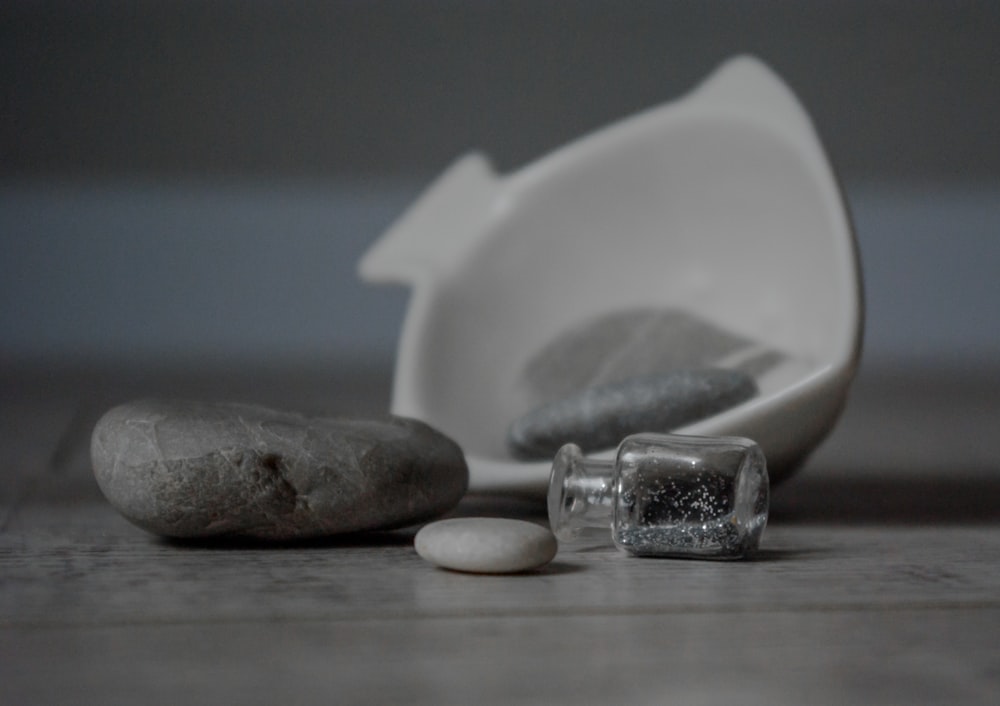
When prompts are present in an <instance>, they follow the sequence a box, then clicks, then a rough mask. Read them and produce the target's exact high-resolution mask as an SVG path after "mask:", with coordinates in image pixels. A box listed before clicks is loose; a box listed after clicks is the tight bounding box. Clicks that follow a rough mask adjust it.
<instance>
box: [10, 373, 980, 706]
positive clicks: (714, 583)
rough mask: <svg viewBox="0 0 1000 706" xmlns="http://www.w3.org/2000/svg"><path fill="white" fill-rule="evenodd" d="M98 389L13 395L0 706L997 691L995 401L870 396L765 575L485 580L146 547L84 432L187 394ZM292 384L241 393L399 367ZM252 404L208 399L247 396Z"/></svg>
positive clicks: (967, 395) (637, 567) (405, 549)
mask: <svg viewBox="0 0 1000 706" xmlns="http://www.w3.org/2000/svg"><path fill="white" fill-rule="evenodd" d="M105 379H106V380H111V382H109V383H107V384H106V385H104V386H98V387H93V386H89V385H88V383H86V382H85V381H84V380H83V379H79V380H78V381H77V382H75V383H74V382H73V379H71V378H68V379H67V380H66V381H64V382H63V383H62V384H59V385H55V386H53V387H45V386H41V385H36V386H34V387H33V386H32V385H31V384H28V383H27V382H25V378H23V377H19V378H18V379H17V380H14V381H6V382H5V389H6V390H7V391H8V392H14V393H17V394H8V395H7V396H6V397H5V398H4V399H5V403H4V409H3V416H2V419H3V420H4V424H3V426H2V427H0V428H2V431H3V441H4V452H3V453H4V461H5V465H4V468H3V470H2V471H0V478H3V479H4V480H3V483H4V484H3V485H0V488H3V489H5V490H4V494H3V495H2V496H0V498H2V499H3V501H4V503H5V505H4V507H6V511H5V514H4V516H3V517H4V519H3V524H2V525H0V527H2V530H0V685H2V687H0V703H4V704H6V703H10V704H24V703H36V704H50V703H51V704H55V703H75V704H90V703H92V704H117V703H122V704H124V703H130V704H133V703H145V704H160V703H163V704H167V703H171V704H173V703H194V704H197V703H235V702H239V703H246V704H273V703H359V704H369V703H370V704H384V703H426V704H442V703H443V704H448V703H456V704H458V703H463V704H464V703H470V702H476V703H482V704H510V703H514V704H535V703H595V704H596V703H601V704H606V703H637V704H662V703H695V704H698V703H705V704H716V703H727V702H737V701H738V702H743V703H750V704H758V703H759V704H765V703H767V704H774V703H818V704H839V703H900V702H904V701H912V702H915V703H942V704H944V703H949V704H950V703H984V704H986V703H993V702H994V701H995V696H996V694H997V693H1000V641H998V640H997V639H996V636H997V635H998V634H1000V509H998V508H1000V467H998V464H997V462H996V461H994V460H992V459H991V458H989V454H987V453H986V450H985V441H984V442H983V443H979V441H978V438H979V437H978V436H976V434H977V433H978V432H981V431H983V430H985V429H986V428H987V427H989V428H992V429H996V428H997V422H998V421H1000V418H998V417H1000V412H998V410H997V409H996V408H995V407H996V405H995V404H993V403H992V402H991V396H990V395H991V393H992V390H989V389H987V390H985V391H984V390H983V386H982V385H967V386H966V385H965V384H964V383H962V382H961V380H959V379H946V378H943V377H938V378H935V379H931V380H928V379H927V378H924V377H922V376H921V377H914V378H911V379H909V380H894V379H892V378H890V377H889V376H877V377H869V378H867V379H865V378H863V379H862V380H861V381H860V382H859V385H858V388H857V390H856V394H855V395H854V398H853V400H852V403H851V406H850V407H849V409H848V412H847V415H846V417H845V419H844V422H843V424H842V425H841V427H840V428H839V429H838V431H837V432H836V434H835V436H834V437H833V438H832V439H831V440H830V442H829V443H828V444H827V445H826V446H825V447H824V448H823V449H822V450H821V451H820V452H819V453H818V454H817V455H816V456H815V457H814V458H813V460H812V461H811V462H810V464H809V466H808V467H807V468H805V469H804V470H803V471H802V473H801V474H800V475H799V477H797V478H796V479H794V480H792V481H790V482H789V483H788V484H787V485H785V486H783V487H780V488H778V489H777V490H776V492H775V498H774V509H773V512H772V521H771V523H770V526H769V527H768V529H767V531H766V532H765V535H764V540H763V542H762V554H761V557H760V559H759V560H757V561H753V562H738V563H725V562H701V561H671V560H651V559H645V560H643V559H635V558H631V557H628V556H625V555H624V554H621V553H618V552H616V551H614V550H612V549H608V548H590V549H587V550H585V551H574V550H572V549H570V548H567V547H563V548H561V550H560V553H559V554H558V556H557V557H556V559H555V561H554V562H553V563H552V564H550V565H549V566H548V567H546V568H545V569H543V570H540V571H537V572H534V573H529V574H525V575H516V576H475V575H466V574H459V573H453V572H448V571H444V570H441V569H436V568H434V567H432V566H431V565H429V564H427V563H426V562H424V561H423V560H421V559H420V558H419V557H417V555H416V553H415V552H414V551H413V548H412V537H413V533H414V531H415V529H414V528H410V529H407V530H400V531H397V532H386V533H376V534H365V535H352V536H347V537H343V538H339V539H334V540H326V541H319V542H308V543H298V544H293V545H283V546H273V545H264V544H254V543H239V544H237V543H222V544H220V543H179V542H167V541H164V540H161V539H158V538H156V537H153V536H152V535H149V534H147V533H145V532H143V531H142V530H140V529H138V528H135V527H133V526H132V525H130V524H129V523H128V522H126V521H125V520H124V519H122V518H121V517H120V516H118V515H117V514H116V513H115V511H114V510H113V509H112V508H111V507H110V505H108V504H107V503H106V502H105V501H104V500H103V498H102V497H101V495H100V492H99V491H98V490H97V488H96V484H95V483H94V481H93V478H92V475H91V474H90V470H89V467H88V462H87V457H86V452H85V446H86V437H87V433H86V432H87V429H88V426H87V425H88V424H90V423H91V422H90V419H91V417H93V418H94V419H96V416H97V415H99V414H100V412H101V411H103V405H105V404H110V403H114V402H117V401H121V399H124V397H123V396H124V395H128V396H130V397H131V396H143V395H144V394H147V389H146V388H148V394H158V393H159V392H160V389H162V388H163V387H169V386H171V384H174V385H175V387H176V386H177V385H176V382H174V383H171V381H170V380H169V379H164V378H163V377H156V376H154V377H151V378H150V379H149V380H148V381H146V382H143V381H141V380H139V379H132V380H127V379H123V380H122V381H121V382H119V383H114V382H113V380H114V376H113V375H110V374H109V375H108V377H107V378H105ZM297 379H298V382H296V381H295V380H296V378H295V376H290V377H289V382H288V383H287V385H286V384H283V383H282V376H281V375H277V374H275V375H274V376H273V378H271V379H268V378H266V376H265V377H261V376H256V378H255V379H254V380H253V382H254V383H255V388H254V391H256V392H257V393H258V395H257V396H256V397H249V396H247V395H235V396H236V397H237V398H240V399H256V400H259V401H262V402H264V403H269V404H282V401H283V400H284V402H286V403H287V402H291V403H293V404H294V402H295V399H296V397H297V396H298V397H299V399H301V404H302V406H306V407H309V406H311V408H313V409H315V408H316V405H315V403H316V402H317V400H320V401H322V400H321V398H322V399H327V398H328V399H329V400H334V404H333V406H334V407H337V406H338V404H339V405H341V408H342V409H343V410H344V411H347V408H349V407H352V406H357V407H361V408H365V407H367V408H368V409H374V410H375V411H377V408H379V407H380V406H382V405H384V404H385V399H386V396H387V390H388V385H387V379H388V374H387V373H383V374H381V375H378V374H372V375H370V376H369V377H367V378H366V377H365V376H364V375H358V376H345V377H344V378H343V379H340V378H337V377H329V378H327V379H326V380H325V382H322V381H321V382H315V381H314V382H312V383H309V382H308V376H299V377H298V378H297ZM997 379H1000V378H997ZM265 383H266V384H265ZM242 384H244V383H241V382H240V381H239V377H238V376H235V375H234V376H232V377H231V378H230V379H229V380H228V381H225V380H220V381H219V382H218V383H217V384H216V385H215V386H214V387H213V385H212V384H211V381H210V380H209V381H207V382H206V381H204V380H203V381H202V383H201V385H200V388H201V390H202V391H203V392H205V393H206V394H212V395H217V396H226V397H233V396H234V395H232V394H226V392H227V390H228V391H230V392H232V391H234V390H235V391H236V392H237V393H238V392H240V391H241V390H243V388H242V387H241V385H242ZM247 384H249V383H247ZM116 385H117V386H116ZM324 385H325V386H327V388H328V389H326V388H324ZM191 386H192V387H199V385H195V384H193V383H191ZM338 387H339V389H340V390H341V392H339V393H338V392H337V389H338ZM33 390H34V393H32V391H33ZM57 391H58V392H57ZM133 393H139V394H133ZM992 399H996V398H992ZM337 400H339V403H338V402H337ZM931 400H933V401H934V405H933V406H925V403H926V401H931ZM328 408H329V407H328ZM941 410H945V411H946V412H947V413H946V414H939V412H940V411H941ZM887 420H889V421H887ZM891 420H901V421H900V422H899V424H900V425H899V426H896V425H895V424H894V423H891ZM872 425H875V426H876V427H877V429H873V428H872ZM876 432H878V433H876ZM986 440H988V437H987V438H986ZM53 459H55V461H54V460H53ZM11 479H14V480H13V481H12V480H11ZM18 479H20V480H18ZM15 485H16V486H17V487H18V488H20V490H15V491H11V490H10V488H12V487H14V486H15ZM24 488H28V490H27V491H25V490H24ZM543 512H544V509H543V506H542V503H541V502H540V500H539V499H537V498H530V497H519V496H515V495H509V496H495V495H470V496H467V497H466V498H465V500H463V502H462V504H461V505H460V506H459V508H458V510H457V511H456V512H455V513H453V514H456V515H496V516H508V517H520V518H524V519H528V520H532V521H536V522H543V521H544V515H543Z"/></svg>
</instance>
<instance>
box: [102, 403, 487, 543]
mask: <svg viewBox="0 0 1000 706" xmlns="http://www.w3.org/2000/svg"><path fill="white" fill-rule="evenodd" d="M91 457H92V461H93V466H94V474H95V476H96V477H97V482H98V484H99V485H100V487H101V490H102V491H103V492H104V495H105V496H106V497H107V498H108V500H109V501H110V502H111V504H112V505H114V507H115V508H116V509H118V511H119V512H121V513H122V514H123V515H124V516H125V517H126V518H127V519H128V520H130V521H131V522H133V523H135V524H136V525H138V526H140V527H142V528H143V529H146V530H148V531H150V532H153V533H155V534H159V535H164V536H168V537H212V536H237V537H254V538H260V539H269V540H287V539H301V538H309V537H320V536H327V535H333V534H338V533H343V532H355V531H362V530H373V529H387V528H392V527H399V526H403V525H408V524H413V523H416V522H419V521H423V520H427V519H430V518H433V517H435V516H437V515H439V514H442V513H444V512H446V511H448V510H449V509H451V508H452V507H453V506H454V505H456V504H457V503H458V501H459V500H460V499H461V498H462V496H463V495H464V493H465V490H466V488H467V486H468V468H467V467H466V464H465V458H464V456H463V454H462V451H461V449H460V448H459V447H458V446H457V445H456V444H455V443H454V442H453V441H451V440H450V439H449V438H447V437H446V436H444V435H443V434H441V433H439V432H437V431H435V430H434V429H432V428H431V427H429V426H427V425H426V424H424V423H422V422H419V421H416V420H412V419H404V418H401V417H386V418H384V419H373V420H366V419H341V418H332V417H307V416H304V415H300V414H295V413H290V412H281V411H277V410H272V409H268V408H266V407H259V406H254V405H244V404H233V403H208V402H188V401H168V400H145V401H139V402H133V403H130V404H125V405H122V406H119V407H115V408H114V409H112V410H111V411H109V412H108V413H107V414H105V415H104V416H103V417H102V418H101V420H100V421H99V422H98V423H97V426H96V428H95V429H94V433H93V437H92V441H91Z"/></svg>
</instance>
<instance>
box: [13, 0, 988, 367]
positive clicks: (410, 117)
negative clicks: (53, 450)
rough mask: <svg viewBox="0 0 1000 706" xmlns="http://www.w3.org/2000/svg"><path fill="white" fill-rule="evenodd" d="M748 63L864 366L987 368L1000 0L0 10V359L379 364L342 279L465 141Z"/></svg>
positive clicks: (529, 143)
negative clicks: (803, 151) (834, 231)
mask: <svg viewBox="0 0 1000 706" xmlns="http://www.w3.org/2000/svg"><path fill="white" fill-rule="evenodd" d="M743 52H750V53H754V54H757V55H758V56H760V57H761V58H763V59H764V60H765V61H767V62H768V63H769V64H771V65H772V66H773V67H774V68H775V69H776V70H777V71H778V72H779V73H780V74H781V75H782V76H783V77H784V78H785V79H786V80H787V81H788V82H789V83H790V84H791V85H792V87H793V88H794V89H795V90H796V92H797V93H798V94H799V96H800V98H801V99H802V101H803V103H804V104H805V105H806V106H807V108H808V109H809V111H810V112H811V114H812V115H813V118H814V120H815V122H816V124H817V127H818V128H819V131H820V133H821V135H822V137H823V139H824V142H825V144H826V146H827V149H828V152H829V154H830V156H831V159H832V161H833V162H834V165H835V166H836V167H837V168H838V170H839V172H840V173H841V176H842V178H843V182H844V185H845V190H846V192H847V195H848V199H849V201H850V203H851V207H852V210H853V212H854V216H855V220H856V224H857V228H858V235H859V240H860V244H861V249H862V256H863V259H864V265H865V276H866V284H867V295H868V305H869V318H868V336H867V351H868V357H867V360H868V361H873V362H876V363H888V364H925V363H941V362H946V363H956V364H966V363H969V362H982V361H984V360H987V361H989V360H993V359H994V358H995V357H996V356H997V355H998V354H1000V313H998V310H1000V306H998V305H1000V285H998V279H1000V278H998V277H997V272H998V268H1000V237H998V235H997V233H998V228H1000V130H998V128H997V124H998V120H997V116H998V115H1000V4H998V3H994V2H968V1H952V2H912V1H905V0H895V1H892V2H886V1H867V2H859V1H844V2H810V3H791V2H773V1H759V2H695V1H682V2H657V3H653V2H634V3H624V2H598V1H595V0H586V1H582V2H576V3H553V2H501V1H494V2H478V3H462V2H442V1H441V0H435V1H430V2H398V1H397V2H304V1H301V0H299V1H296V0H291V1H288V2H278V1H276V0H267V1H265V0H259V1H257V2H253V1H245V2H207V3H206V2H186V1H184V2H181V1H178V2H161V3H154V2H131V3H126V2H110V1H104V2H91V3H81V2H52V1H44V0H36V1H24V2H8V3H5V4H3V5H0V258H2V261H0V293H2V302H0V331H2V332H3V333H2V339H0V357H3V358H4V359H6V360H8V361H10V360H24V359H29V360H38V359H57V360H61V361H66V360H77V359H91V358H96V359H101V360H109V361H116V360H117V361H122V360H152V361H157V362H165V361H166V362H170V361H186V362H190V361H192V360H197V361H215V362H218V361H247V362H260V361H274V362H282V361H291V360H296V361H319V360H338V361H339V360H350V361H356V360H361V359H364V360H376V361H388V360H389V359H391V356H392V354H393V347H394V345H395V340H396V335H397V332H398V327H399V324H400V322H401V321H402V316H403V312H404V308H405V301H406V297H405V293H404V292H401V291H395V290H382V289H374V288H370V287H366V286H363V285H361V284H360V283H358V282H357V280H356V278H355V275H354V265H355V262H356V260H357V258H358V257H359V256H360V255H361V253H363V252H364V250H365V248H366V247H367V246H368V245H369V244H370V243H371V242H372V241H373V240H374V239H375V238H376V237H377V236H378V234H379V233H380V232H381V231H382V230H383V229H384V228H385V227H386V226H387V225H388V224H389V223H390V222H391V221H392V220H393V219H394V218H395V217H396V216H398V215H399V213H400V212H401V211H402V210H403V209H404V208H405V206H406V205H407V203H409V202H410V201H411V200H412V199H413V198H415V196H416V195H417V194H418V193H419V191H420V188H421V187H422V186H423V185H424V184H425V183H426V181H428V180H429V179H431V178H432V177H433V176H434V175H435V174H436V173H437V172H438V171H440V170H441V169H442V168H443V167H444V166H446V165H447V164H448V163H449V162H450V161H451V160H452V159H453V158H455V157H456V156H457V155H459V154H461V153H463V152H465V151H467V150H469V149H472V148H478V149H481V150H483V151H485V152H487V153H488V154H490V155H491V157H492V158H493V160H494V161H495V163H496V164H497V165H498V167H500V168H501V169H502V170H510V169H514V168H516V167H517V166H519V165H520V164H522V163H524V162H526V161H528V160H531V159H533V158H535V157H536V156H538V155H540V154H542V153H544V152H546V151H548V150H550V149H552V148H553V147H556V146H558V145H560V144H562V143H564V142H566V141H568V140H571V139H573V138H574V137H577V136H579V135H581V134H583V133H585V132H587V131H589V130H591V129H594V128H596V127H600V126H601V125H604V124H606V123H607V122H609V121H612V120H615V119H617V118H619V117H622V116H625V115H627V114H630V113H632V112H634V111H636V110H640V109H642V108H644V107H647V106H649V105H653V104H657V103H660V102H662V101H664V100H667V99H670V98H672V97H674V96H676V95H677V94H679V93H681V92H683V91H684V90H686V89H688V88H690V87H691V86H692V85H693V84H695V83H696V82H697V81H698V80H699V79H700V78H701V77H703V76H704V75H705V74H706V73H708V72H709V71H710V70H711V69H712V68H713V67H714V66H715V65H716V64H718V63H719V62H720V61H722V60H723V59H725V58H726V57H728V56H731V55H733V54H737V53H743Z"/></svg>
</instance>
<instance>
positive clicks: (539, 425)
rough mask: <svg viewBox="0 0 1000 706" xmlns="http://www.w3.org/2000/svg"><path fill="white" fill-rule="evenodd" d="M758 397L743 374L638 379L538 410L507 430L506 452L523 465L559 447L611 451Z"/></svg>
mask: <svg viewBox="0 0 1000 706" xmlns="http://www.w3.org/2000/svg"><path fill="white" fill-rule="evenodd" d="M755 394H757V384H756V383H755V382H754V379H753V378H752V377H751V376H749V375H747V374H746V373H744V372H740V371H737V370H723V369H717V368H709V369H705V370H678V371H675V372H671V373H663V374H657V375H642V376H639V377H634V378H629V379H628V380H624V381H622V382H616V383H610V384H607V385H598V386H597V387H591V388H587V389H584V390H581V391H580V392H577V393H575V394H571V395H568V396H566V397H564V398H562V399H560V400H557V401H555V402H551V403H549V404H546V405H543V406H541V407H539V408H537V409H535V410H533V411H531V412H529V413H527V414H525V415H524V416H522V417H520V418H518V419H517V420H515V421H514V423H513V424H511V426H510V429H509V430H508V433H507V446H508V448H509V450H510V452H511V454H513V455H514V456H516V457H518V458H525V459H542V458H551V457H552V456H553V455H554V454H555V453H556V452H557V451H558V450H559V449H560V448H561V447H562V446H563V445H564V444H569V443H573V444H576V445H577V446H579V447H580V448H581V449H583V450H584V451H599V450H601V449H609V448H614V447H615V446H617V445H618V443H619V442H620V441H621V440H622V439H624V438H625V437H626V436H628V435H630V434H638V433H641V432H669V431H672V430H673V429H676V428H677V427H680V426H684V425H685V424H690V423H692V422H696V421H698V420H699V419H705V418H706V417H710V416H712V415H713V414H718V413H719V412H721V411H723V410H725V409H728V408H729V407H733V406H735V405H737V404H739V403H740V402H743V401H745V400H747V399H749V398H751V397H753V396H754V395H755Z"/></svg>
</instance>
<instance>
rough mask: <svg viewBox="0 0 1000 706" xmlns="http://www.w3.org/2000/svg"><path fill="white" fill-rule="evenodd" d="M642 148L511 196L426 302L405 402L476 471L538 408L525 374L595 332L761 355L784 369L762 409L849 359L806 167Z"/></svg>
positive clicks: (672, 133)
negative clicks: (640, 320)
mask: <svg viewBox="0 0 1000 706" xmlns="http://www.w3.org/2000/svg"><path fill="white" fill-rule="evenodd" d="M631 137H634V138H635V139H630V138H631ZM642 137H643V136H642V135H636V136H630V135H629V134H627V132H626V133H625V134H623V136H622V139H620V140H605V141H598V142H597V143H595V144H593V145H591V146H589V147H588V148H587V149H585V150H578V151H577V153H575V154H574V155H573V158H572V159H556V160H553V161H552V162H550V163H549V164H547V165H544V169H541V170H539V171H538V172H532V171H531V170H528V171H527V172H526V173H525V174H523V175H518V176H516V178H514V179H512V180H510V181H509V182H508V183H506V184H505V185H504V187H503V188H504V189H505V191H504V194H503V198H502V199H500V202H499V206H498V207H497V208H495V209H494V212H493V213H492V215H491V218H489V219H488V221H487V225H486V232H485V233H481V234H478V236H477V242H478V246H477V247H476V248H475V249H473V250H472V251H471V252H470V253H469V255H468V256H467V257H466V258H465V261H464V262H463V263H462V264H461V267H457V268H455V270H454V272H453V273H452V274H451V276H450V277H448V278H447V279H445V280H444V281H442V282H440V283H439V286H438V287H436V288H435V289H434V291H433V292H432V293H431V295H430V296H431V297H432V301H430V302H429V305H428V312H429V313H428V317H427V320H426V326H427V331H426V334H427V335H425V336H423V337H422V341H423V346H424V347H425V350H424V351H422V352H421V353H422V355H420V356H419V358H420V360H421V361H422V370H421V375H420V380H419V385H418V387H419V389H418V390H417V391H416V392H417V394H418V397H419V399H420V405H421V407H422V409H423V410H424V417H425V418H426V419H427V421H429V422H430V423H432V424H435V425H437V426H439V427H440V428H442V429H444V430H446V431H447V432H448V433H449V434H450V435H452V436H454V437H455V438H456V439H457V440H458V441H459V443H461V444H462V446H463V447H464V448H465V449H466V452H467V453H469V454H470V455H471V456H477V457H483V458H487V459H493V460H497V461H505V460H510V457H509V455H508V453H507V451H506V449H505V444H504V441H505V435H506V430H507V427H508V425H509V424H510V423H511V422H512V421H513V420H514V419H515V418H517V417H518V416H520V415H521V414H523V413H525V412H526V411H528V410H529V409H530V408H532V407H533V406H535V405H537V404H538V402H539V395H538V394H537V390H535V389H532V388H531V386H530V385H526V384H525V371H526V370H528V369H530V367H531V363H532V360H533V359H534V358H536V357H537V355H538V354H539V352H540V351H544V350H546V348H547V347H551V346H552V344H553V341H558V340H559V338H560V337H561V336H565V335H566V334H567V332H571V331H573V330H576V329H578V328H579V327H580V326H585V325H586V324H587V322H589V321H593V320H594V319H595V318H599V317H601V316H610V317H614V316H618V315H622V314H628V313H629V312H633V313H634V312H651V311H664V312H675V313H677V314H678V315H680V316H683V317H693V318H694V320H696V321H699V322H703V323H705V324H706V325H707V326H710V327H712V328H713V329H717V330H719V331H723V332H725V333H726V334H730V335H733V336H737V337H741V338H743V339H746V340H749V341H754V342H757V343H759V344H760V345H761V346H762V347H763V348H765V349H767V350H770V351H773V352H776V353H777V354H778V359H779V362H778V363H777V364H776V365H774V366H772V367H771V368H768V369H767V370H764V371H761V372H760V373H759V374H758V386H759V387H760V390H761V396H765V397H766V396H767V395H770V394H774V393H776V392H778V391H780V390H781V389H783V388H785V387H787V386H789V385H794V384H795V382H796V381H797V380H800V379H804V378H806V377H809V376H810V375H813V374H815V373H816V372H817V371H821V370H824V369H826V368H829V367H831V366H838V365H843V364H845V362H846V360H847V359H848V358H849V357H850V355H851V354H850V349H851V348H852V346H853V339H854V337H855V331H856V327H857V321H856V319H857V312H856V306H855V299H854V297H855V288H856V280H855V272H854V262H853V259H852V258H853V254H852V251H851V250H850V245H849V242H848V241H849V239H850V235H849V233H845V232H844V225H843V224H844V218H843V213H842V211H841V209H842V205H841V204H840V202H839V200H838V199H832V198H831V197H830V185H829V184H828V183H826V182H824V180H823V176H824V173H822V172H818V171H817V169H816V168H815V167H816V165H815V164H812V163H811V162H810V159H811V158H812V157H811V155H807V154H803V153H802V152H801V151H800V150H797V149H796V147H795V143H793V142H791V141H786V140H784V139H782V136H781V135H780V133H776V132H774V131H771V130H768V129H766V127H764V126H761V125H759V124H756V123H750V122H744V121H739V120H736V119H725V118H718V119H712V120H709V119H705V118H704V116H701V117H700V118H698V119H690V120H686V121H685V120H679V121H677V123H676V124H674V125H672V126H671V129H670V130H669V131H663V132H661V133H660V134H659V135H657V139H656V140H655V141H651V140H649V139H641V138H642ZM572 351H573V348H572V346H570V347H569V348H568V349H566V350H563V354H565V355H567V356H572V355H573V353H572ZM569 362H570V361H569V360H567V364H569ZM636 372H637V373H638V372H643V371H636Z"/></svg>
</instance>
